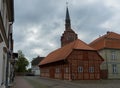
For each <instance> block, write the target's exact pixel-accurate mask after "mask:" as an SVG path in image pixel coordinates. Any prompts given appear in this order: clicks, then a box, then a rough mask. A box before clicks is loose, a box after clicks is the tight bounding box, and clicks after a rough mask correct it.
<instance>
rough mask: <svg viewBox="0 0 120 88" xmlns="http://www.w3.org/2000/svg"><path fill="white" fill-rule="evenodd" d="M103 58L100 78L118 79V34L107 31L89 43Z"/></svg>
mask: <svg viewBox="0 0 120 88" xmlns="http://www.w3.org/2000/svg"><path fill="white" fill-rule="evenodd" d="M89 45H90V46H91V47H93V48H95V49H97V50H98V52H99V54H100V55H101V56H102V57H103V58H104V62H103V63H102V65H101V69H102V71H101V76H102V78H108V79H120V34H117V33H114V32H107V34H105V35H103V36H101V37H99V38H97V39H96V40H94V41H93V42H91V43H90V44H89Z"/></svg>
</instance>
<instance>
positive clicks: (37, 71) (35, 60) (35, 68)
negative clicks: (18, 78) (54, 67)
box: [31, 56, 45, 75]
mask: <svg viewBox="0 0 120 88" xmlns="http://www.w3.org/2000/svg"><path fill="white" fill-rule="evenodd" d="M44 58H45V57H39V56H38V57H36V58H33V60H32V61H31V71H32V73H33V74H34V75H40V69H39V66H38V64H39V63H40V61H41V60H43V59H44Z"/></svg>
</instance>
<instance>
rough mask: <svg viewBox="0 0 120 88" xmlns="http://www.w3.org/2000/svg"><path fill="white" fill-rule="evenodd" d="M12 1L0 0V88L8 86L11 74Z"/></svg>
mask: <svg viewBox="0 0 120 88" xmlns="http://www.w3.org/2000/svg"><path fill="white" fill-rule="evenodd" d="M13 22H14V1H13V0H0V88H4V87H6V88H7V87H8V86H9V85H10V83H11V82H12V75H13V69H11V68H13V61H14V60H13V38H12V32H13V31H12V24H13Z"/></svg>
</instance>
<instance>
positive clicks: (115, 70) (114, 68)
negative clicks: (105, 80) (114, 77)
mask: <svg viewBox="0 0 120 88" xmlns="http://www.w3.org/2000/svg"><path fill="white" fill-rule="evenodd" d="M112 72H113V74H116V73H117V64H112Z"/></svg>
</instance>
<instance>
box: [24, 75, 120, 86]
mask: <svg viewBox="0 0 120 88" xmlns="http://www.w3.org/2000/svg"><path fill="white" fill-rule="evenodd" d="M26 78H27V79H29V80H33V81H34V82H38V83H41V84H43V85H47V87H48V88H120V80H84V81H82V80H81V81H66V80H57V79H49V78H41V77H34V76H33V77H26Z"/></svg>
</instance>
